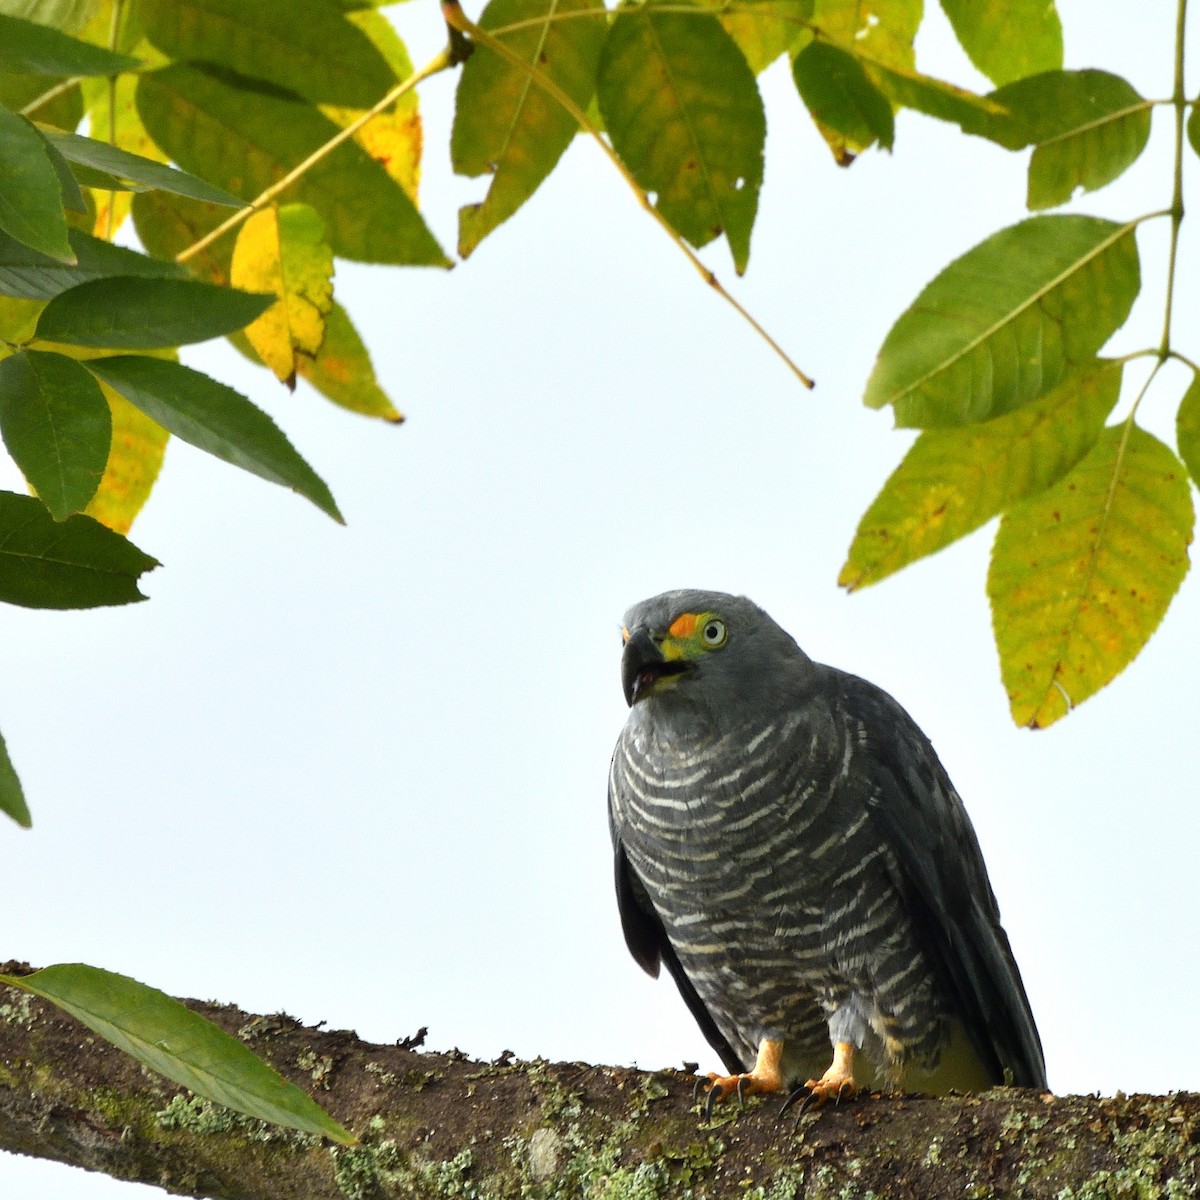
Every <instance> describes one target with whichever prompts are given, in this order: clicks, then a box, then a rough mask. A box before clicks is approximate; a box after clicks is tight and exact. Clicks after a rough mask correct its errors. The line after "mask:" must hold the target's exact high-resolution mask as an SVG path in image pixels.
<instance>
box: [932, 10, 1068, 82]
mask: <svg viewBox="0 0 1200 1200" xmlns="http://www.w3.org/2000/svg"><path fill="white" fill-rule="evenodd" d="M942 9H943V10H944V11H945V13H946V16H947V17H949V18H950V23H951V25H953V26H954V32H955V34H956V35H957V37H958V40H959V43H960V44H961V45H962V48H963V49H964V50H965V51H966V52H967V54H968V55H969V56H970V59H971V61H972V62H973V63H974V64H975V66H976V67H978V69H979V70H980V71H982V72H983V74H984V75H986V76H987V77H988V78H989V79H990V80H991V81H992V82H993V83H1011V82H1012V81H1013V80H1014V79H1022V78H1024V77H1025V76H1026V75H1034V74H1036V73H1037V72H1039V71H1055V70H1057V69H1058V68H1059V67H1061V66H1062V58H1063V40H1062V24H1061V23H1060V22H1059V19H1058V13H1057V12H1056V11H1055V8H1054V2H1053V0H942Z"/></svg>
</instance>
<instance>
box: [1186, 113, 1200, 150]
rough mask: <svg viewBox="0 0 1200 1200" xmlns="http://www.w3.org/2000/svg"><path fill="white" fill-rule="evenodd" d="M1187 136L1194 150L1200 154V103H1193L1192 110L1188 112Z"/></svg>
mask: <svg viewBox="0 0 1200 1200" xmlns="http://www.w3.org/2000/svg"><path fill="white" fill-rule="evenodd" d="M1187 136H1188V141H1189V142H1190V143H1191V145H1192V149H1193V150H1194V151H1195V152H1196V153H1197V154H1200V101H1195V100H1193V101H1192V107H1191V110H1190V111H1189V112H1188V119H1187Z"/></svg>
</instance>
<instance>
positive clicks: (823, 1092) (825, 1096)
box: [804, 1042, 858, 1108]
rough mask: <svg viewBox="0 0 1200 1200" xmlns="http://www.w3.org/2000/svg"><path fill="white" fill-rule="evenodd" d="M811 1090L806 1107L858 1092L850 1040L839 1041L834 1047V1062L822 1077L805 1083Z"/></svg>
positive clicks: (816, 1105)
mask: <svg viewBox="0 0 1200 1200" xmlns="http://www.w3.org/2000/svg"><path fill="white" fill-rule="evenodd" d="M804 1086H805V1087H806V1088H808V1090H809V1102H807V1103H806V1105H805V1107H806V1108H816V1107H819V1106H820V1105H822V1104H824V1103H825V1102H826V1101H827V1100H834V1101H836V1100H841V1099H842V1098H843V1097H850V1096H853V1095H855V1094H856V1093H857V1092H858V1084H856V1083H855V1082H854V1046H853V1045H852V1043H850V1042H838V1043H837V1044H836V1045H835V1046H834V1047H833V1062H832V1063H830V1064H829V1069H828V1070H827V1071H826V1072H825V1074H824V1075H822V1076H821V1078H820V1079H810V1080H808V1082H807V1083H805V1085H804Z"/></svg>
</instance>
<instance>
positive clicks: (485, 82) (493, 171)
mask: <svg viewBox="0 0 1200 1200" xmlns="http://www.w3.org/2000/svg"><path fill="white" fill-rule="evenodd" d="M581 12H591V13H594V14H595V15H594V17H592V18H591V19H588V18H583V17H575V18H574V19H572V17H571V16H570V14H576V13H581ZM564 18H566V19H564ZM539 19H541V23H540V24H539V23H536V22H538V21H539ZM526 22H534V23H530V24H526ZM514 23H520V24H521V25H522V28H520V29H517V30H516V31H514V32H513V33H511V34H507V35H502V36H501V40H502V41H503V42H504V44H505V45H506V46H507V47H508V48H509V49H510V50H511V51H512V52H513V53H514V54H516V55H518V56H519V58H520V59H521V60H522V61H523V62H526V63H529V64H531V65H532V66H534V67H535V68H536V69H537V70H538V71H539V72H540V73H541V74H542V75H544V76H545V77H546V78H548V79H550V80H551V81H552V82H554V83H555V84H557V85H558V87H559V88H561V89H562V90H563V91H564V92H565V93H566V94H567V95H568V96H569V97H570V98H571V99H572V100H573V101H574V102H575V103H576V105H578V106H579V107H580V108H583V109H586V108H587V106H588V104H589V103H590V102H591V99H592V93H593V91H594V90H595V78H596V63H597V60H598V59H599V57H600V47H601V46H602V45H603V42H604V35H605V33H606V32H607V29H608V27H607V24H606V19H605V11H604V4H603V0H492V2H491V3H490V4H489V5H488V6H487V8H486V9H484V11H483V15H482V16H481V17H480V19H479V24H480V26H481V27H482V28H484V29H487V30H492V29H496V28H497V27H501V26H505V25H510V24H514ZM577 131H578V127H577V126H576V124H575V119H574V118H573V117H572V116H571V114H570V113H569V112H567V110H566V109H564V108H563V107H562V105H561V104H559V103H558V101H557V100H556V99H555V98H554V97H553V96H551V95H550V94H549V93H548V92H546V91H545V90H544V89H543V88H542V87H540V86H539V85H538V84H537V83H535V82H534V80H533V79H531V78H530V76H529V74H528V73H527V72H526V71H522V70H520V69H519V68H517V67H515V66H512V65H510V64H509V63H508V62H507V61H505V60H504V59H503V58H501V57H500V55H498V54H496V53H495V52H494V51H492V50H490V49H488V48H487V47H486V46H477V47H476V52H475V53H474V54H472V55H471V57H470V58H469V59H467V61H466V64H465V65H464V66H463V71H462V75H461V77H460V78H459V81H458V93H457V96H456V98H455V105H454V128H453V131H452V133H451V137H450V157H451V161H452V163H453V165H454V170H455V171H456V172H457V173H458V174H459V175H484V174H490V175H491V176H492V179H491V183H490V184H489V185H488V192H487V198H486V199H485V200H484V201H483V203H481V204H468V205H466V206H465V207H463V208H461V209H459V214H458V230H459V232H458V252H459V254H461V255H462V256H463V257H464V258H466V257H467V256H468V255H469V254H470V253H471V251H472V250H474V249H475V247H476V246H478V245H479V243H480V242H481V241H483V239H484V238H485V237H486V236H487V235H488V234H489V233H490V232H491V231H492V230H493V229H495V228H496V226H498V225H499V224H500V223H501V222H503V221H506V220H507V219H508V218H509V217H510V216H512V214H513V213H515V212H516V211H517V209H518V208H520V207H521V205H522V204H524V203H525V201H526V200H528V199H529V197H530V196H532V195H533V193H534V192H535V191H536V190H537V188H538V186H539V185H540V184H541V182H542V180H543V179H545V178H546V176H547V175H549V174H550V172H551V171H552V170H553V169H554V166H555V164H556V163H557V162H558V160H559V158H561V157H562V153H563V151H564V150H565V149H566V148H567V147H568V146H569V145H570V144H571V139H572V138H573V137H574V136H575V134H576V132H577Z"/></svg>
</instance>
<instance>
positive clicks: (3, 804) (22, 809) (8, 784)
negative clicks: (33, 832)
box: [0, 736, 33, 829]
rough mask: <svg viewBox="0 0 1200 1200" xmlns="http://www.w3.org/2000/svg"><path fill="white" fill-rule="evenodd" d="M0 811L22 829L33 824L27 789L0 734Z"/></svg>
mask: <svg viewBox="0 0 1200 1200" xmlns="http://www.w3.org/2000/svg"><path fill="white" fill-rule="evenodd" d="M0 812H2V813H5V814H6V815H7V816H10V817H12V819H13V820H14V821H16V823H17V824H18V825H20V826H21V828H22V829H28V828H30V826H32V825H33V817H32V816H31V815H30V813H29V805H28V804H26V803H25V790H24V788H22V787H21V780H20V778H19V776H18V775H17V770H16V768H15V767H14V766H13V764H12V759H11V758H9V756H8V747H7V746H6V745H5V744H4V738H3V737H2V736H0Z"/></svg>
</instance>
